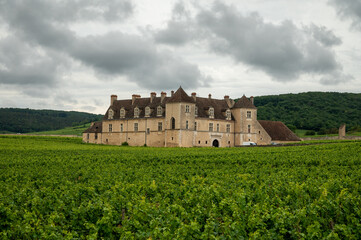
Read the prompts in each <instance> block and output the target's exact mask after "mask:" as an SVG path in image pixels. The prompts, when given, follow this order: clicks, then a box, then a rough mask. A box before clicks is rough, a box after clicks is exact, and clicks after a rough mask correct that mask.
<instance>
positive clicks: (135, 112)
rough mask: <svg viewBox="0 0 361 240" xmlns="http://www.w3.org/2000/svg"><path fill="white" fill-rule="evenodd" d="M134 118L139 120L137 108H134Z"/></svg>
mask: <svg viewBox="0 0 361 240" xmlns="http://www.w3.org/2000/svg"><path fill="white" fill-rule="evenodd" d="M134 118H139V108H138V107H136V108H134Z"/></svg>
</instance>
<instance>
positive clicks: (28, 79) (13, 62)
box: [0, 37, 58, 85]
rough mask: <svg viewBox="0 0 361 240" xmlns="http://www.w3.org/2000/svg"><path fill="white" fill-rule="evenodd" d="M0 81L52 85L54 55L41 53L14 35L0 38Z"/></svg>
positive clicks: (56, 69)
mask: <svg viewBox="0 0 361 240" xmlns="http://www.w3.org/2000/svg"><path fill="white" fill-rule="evenodd" d="M0 66H2V67H1V68H0V83H3V84H21V85H54V84H55V82H56V73H57V71H58V68H57V62H56V56H54V55H53V56H51V55H47V54H45V53H41V52H40V51H39V49H36V48H33V47H30V46H29V45H27V44H24V43H23V42H21V41H19V40H18V39H17V38H14V37H7V38H4V39H1V40H0Z"/></svg>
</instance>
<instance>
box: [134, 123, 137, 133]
mask: <svg viewBox="0 0 361 240" xmlns="http://www.w3.org/2000/svg"><path fill="white" fill-rule="evenodd" d="M134 132H138V123H134Z"/></svg>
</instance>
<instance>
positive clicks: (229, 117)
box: [226, 109, 232, 120]
mask: <svg viewBox="0 0 361 240" xmlns="http://www.w3.org/2000/svg"><path fill="white" fill-rule="evenodd" d="M231 118H232V114H231V110H229V109H227V111H226V119H227V120H231Z"/></svg>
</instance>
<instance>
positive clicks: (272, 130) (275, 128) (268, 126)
mask: <svg viewBox="0 0 361 240" xmlns="http://www.w3.org/2000/svg"><path fill="white" fill-rule="evenodd" d="M258 122H259V123H260V124H261V125H262V127H263V128H264V130H266V132H267V133H268V135H270V137H271V139H272V141H301V139H300V138H299V137H297V135H296V134H294V133H293V132H292V131H291V130H290V129H289V128H288V127H287V126H286V125H285V124H284V123H283V122H279V121H266V120H258Z"/></svg>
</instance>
